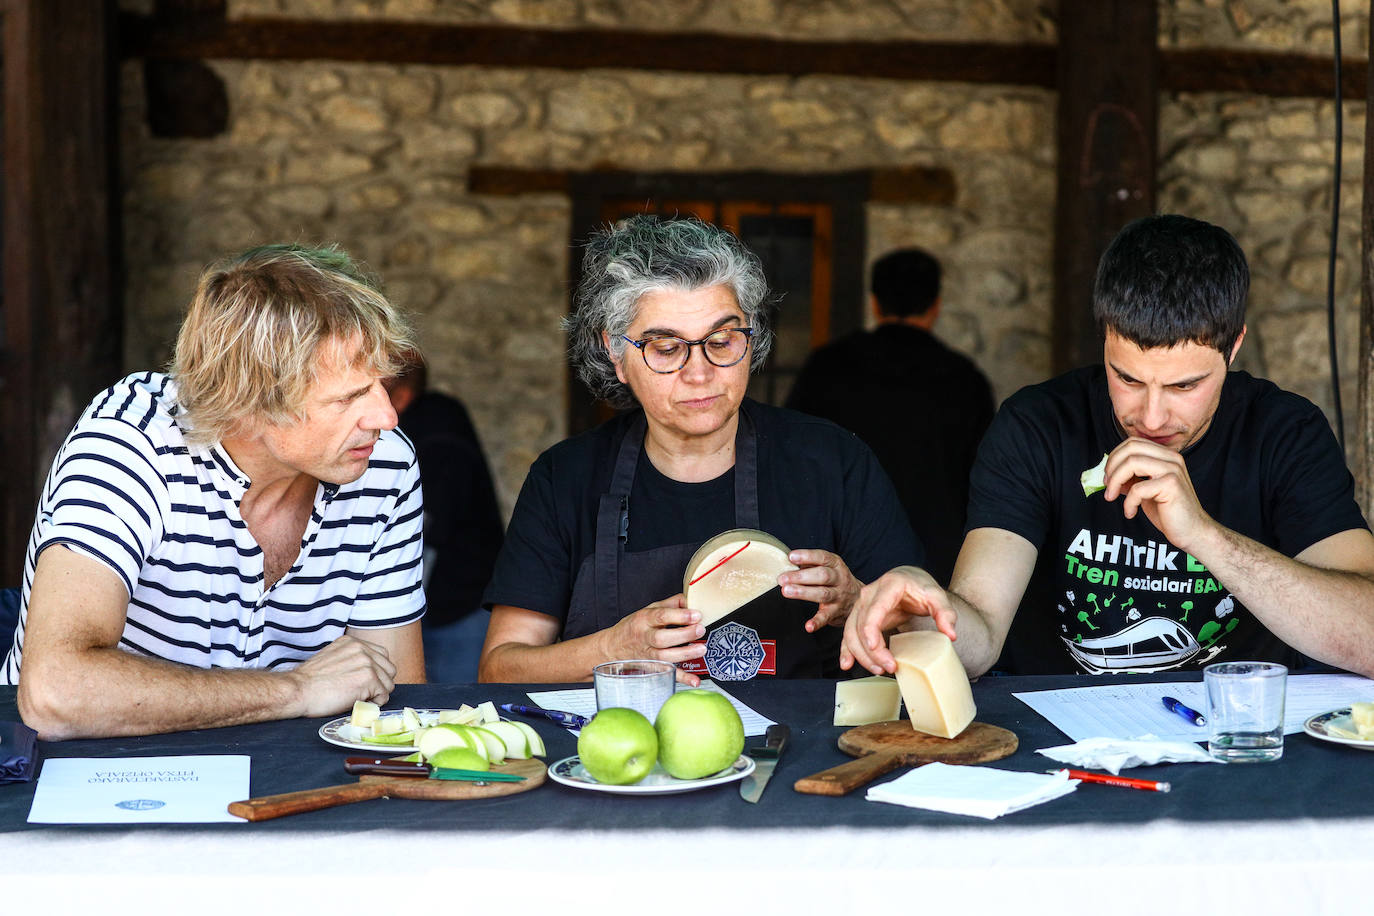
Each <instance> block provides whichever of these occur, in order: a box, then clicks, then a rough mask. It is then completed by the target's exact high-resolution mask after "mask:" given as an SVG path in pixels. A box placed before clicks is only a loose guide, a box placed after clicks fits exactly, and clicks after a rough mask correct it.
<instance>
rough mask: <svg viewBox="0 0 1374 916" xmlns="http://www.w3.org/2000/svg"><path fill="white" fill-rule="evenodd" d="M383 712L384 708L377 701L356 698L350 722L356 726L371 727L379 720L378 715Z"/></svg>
mask: <svg viewBox="0 0 1374 916" xmlns="http://www.w3.org/2000/svg"><path fill="white" fill-rule="evenodd" d="M381 714H382V708H381V707H380V706H378V705H377V704H376V703H369V702H368V701H367V700H356V701H355V702H354V703H353V715H351V716H349V718H348V724H349V725H352V726H354V727H355V728H371V727H372V723H373V722H376V721H377V717H378V716H380V715H381Z"/></svg>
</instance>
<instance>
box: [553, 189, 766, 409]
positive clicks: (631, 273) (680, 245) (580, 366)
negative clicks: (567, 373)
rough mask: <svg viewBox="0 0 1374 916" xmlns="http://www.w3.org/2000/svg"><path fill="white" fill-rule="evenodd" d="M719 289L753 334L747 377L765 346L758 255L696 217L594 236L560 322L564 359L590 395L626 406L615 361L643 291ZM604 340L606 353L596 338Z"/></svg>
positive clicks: (632, 222) (640, 222)
mask: <svg viewBox="0 0 1374 916" xmlns="http://www.w3.org/2000/svg"><path fill="white" fill-rule="evenodd" d="M712 286H726V287H729V288H730V290H731V291H732V292H733V293H734V294H735V301H736V302H738V303H739V307H740V309H741V310H743V312H744V318H745V321H746V322H747V323H748V324H749V326H750V327H752V328H753V329H754V334H753V338H752V340H751V342H750V345H751V347H752V348H753V349H752V353H751V354H750V360H749V371H750V372H753V371H756V370H757V369H759V367H761V366H762V365H763V363H764V360H766V359H767V358H768V351H769V350H770V349H772V346H773V329H772V327H771V323H770V321H769V314H768V306H769V301H768V281H767V280H766V279H765V278H764V275H763V264H762V263H761V262H760V261H759V258H758V255H756V254H754V253H753V252H752V251H750V250H749V249H748V248H746V247H745V246H744V243H743V242H741V241H740V240H739V239H738V238H736V237H735V235H734V234H733V233H731V232H728V231H726V230H725V229H720V228H718V227H716V226H713V225H711V224H710V223H704V222H702V221H701V220H699V219H695V218H690V219H670V220H660V219H659V218H658V217H656V216H650V215H643V216H632V217H630V218H629V219H626V220H622V221H621V222H619V223H617V224H615V225H614V226H611V227H609V228H607V229H604V230H601V231H598V232H596V233H594V234H593V235H592V237H591V238H590V239H589V240H588V241H587V248H586V251H585V253H584V254H583V256H582V280H581V282H580V283H578V285H577V295H576V297H575V298H574V301H573V311H572V314H571V315H569V316H568V317H566V318H564V319H563V330H564V331H566V332H567V334H568V353H569V358H570V359H571V360H572V363H573V365H574V366H575V367H577V374H578V376H579V377H580V378H581V379H582V381H583V382H584V383H585V384H586V385H587V387H588V388H590V389H591V390H592V391H593V392H594V393H595V394H596V395H598V396H599V397H603V398H605V399H606V400H608V401H610V402H611V403H612V404H614V405H616V406H617V407H627V406H630V405H631V404H633V403H634V395H633V394H632V393H631V392H630V389H629V386H627V385H625V384H624V383H623V382H621V381H620V379H619V378H617V377H616V374H615V361H616V360H619V359H621V358H622V357H623V356H624V355H625V348H626V346H628V344H626V342H625V340H624V339H623V338H622V337H621V335H622V334H624V333H625V332H626V331H628V330H629V328H630V324H631V323H632V322H633V321H634V318H635V310H636V307H637V306H638V304H639V300H640V298H641V297H642V296H644V294H645V293H649V292H653V291H657V290H677V291H681V292H695V291H696V290H699V289H707V288H709V287H712ZM603 331H604V332H605V333H606V335H607V336H608V337H609V338H610V350H609V351H607V349H606V344H605V343H604V342H603V340H602V332H603Z"/></svg>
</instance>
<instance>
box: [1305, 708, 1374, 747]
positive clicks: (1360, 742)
mask: <svg viewBox="0 0 1374 916" xmlns="http://www.w3.org/2000/svg"><path fill="white" fill-rule="evenodd" d="M1332 727H1335V728H1338V729H1344V730H1345V731H1348V732H1354V731H1355V723H1353V722H1351V721H1350V707H1349V706H1342V707H1341V708H1340V709H1333V710H1331V711H1330V712H1324V713H1321V714H1320V715H1316V716H1313V717H1312V718H1310V719H1308V720H1307V721H1306V722H1304V723H1303V724H1302V730H1303V731H1305V732H1307V733H1308V734H1309V735H1311V736H1312V737H1313V738H1320V739H1321V740H1322V741H1331V742H1334V743H1336V744H1347V745H1349V746H1350V747H1358V748H1360V749H1361V750H1365V751H1374V741H1371V740H1368V739H1363V738H1347V737H1346V736H1345V735H1338V734H1334V733H1333V732H1332V731H1331V729H1332Z"/></svg>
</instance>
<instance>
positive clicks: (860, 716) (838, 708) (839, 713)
mask: <svg viewBox="0 0 1374 916" xmlns="http://www.w3.org/2000/svg"><path fill="white" fill-rule="evenodd" d="M901 717H902V692H901V690H899V689H898V687H897V682H896V681H895V680H893V679H892V678H890V677H883V676H881V675H874V676H873V677H860V678H855V679H854V680H852V681H838V682H836V684H835V722H834V724H835V725H872V724H873V723H874V722H895V721H896V720H897V719H900V718H901Z"/></svg>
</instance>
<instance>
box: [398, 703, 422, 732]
mask: <svg viewBox="0 0 1374 916" xmlns="http://www.w3.org/2000/svg"><path fill="white" fill-rule="evenodd" d="M419 727H420V715H419V713H417V712H416V711H415V710H413V709H411V708H410V707H409V706H404V707H402V708H401V729H402V731H408V732H413V731H415V730H416V729H417V728H419Z"/></svg>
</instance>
